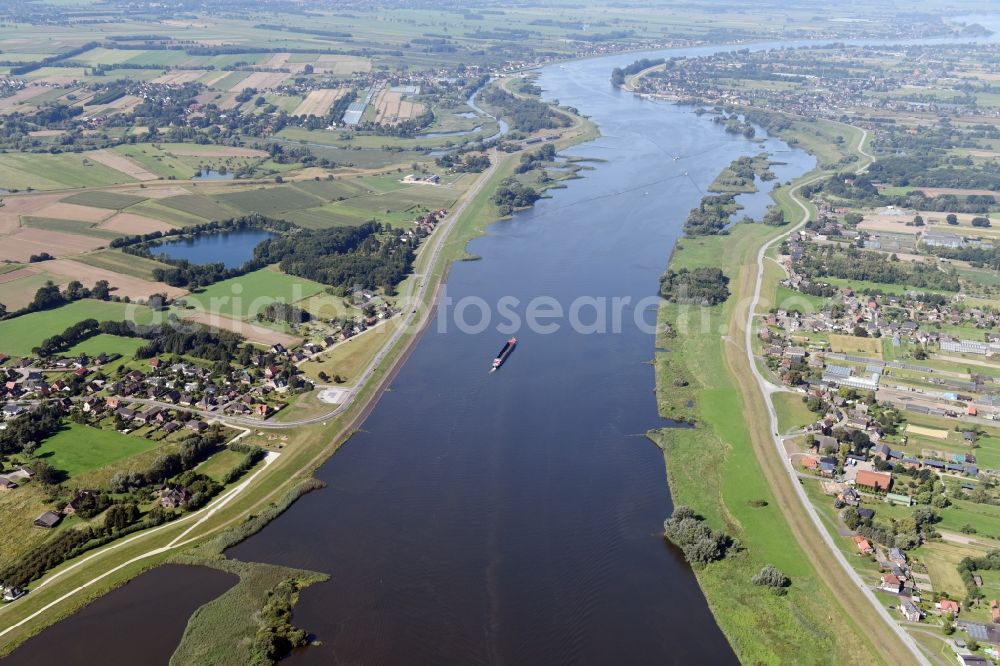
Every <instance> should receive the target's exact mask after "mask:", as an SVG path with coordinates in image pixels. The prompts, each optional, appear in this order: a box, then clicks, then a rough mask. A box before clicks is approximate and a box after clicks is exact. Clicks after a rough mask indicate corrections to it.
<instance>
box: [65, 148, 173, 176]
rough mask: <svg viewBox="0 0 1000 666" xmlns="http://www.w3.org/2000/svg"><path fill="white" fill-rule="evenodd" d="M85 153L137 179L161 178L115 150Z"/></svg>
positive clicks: (96, 160)
mask: <svg viewBox="0 0 1000 666" xmlns="http://www.w3.org/2000/svg"><path fill="white" fill-rule="evenodd" d="M84 155H86V156H87V157H89V158H90V159H92V160H94V161H95V162H100V163H101V164H103V165H104V166H106V167H111V168H112V169H114V170H116V171H121V172H122V173H123V174H125V175H127V176H129V177H131V178H135V179H136V180H141V181H147V180H159V178H160V177H159V176H157V175H156V174H155V173H151V172H149V171H147V170H146V169H145V168H144V167H143V166H142V165H141V164H139V163H137V162H133V161H132V160H130V159H129V158H127V157H125V156H124V155H121V154H119V153H116V152H115V151H113V150H95V151H92V152H89V153H84Z"/></svg>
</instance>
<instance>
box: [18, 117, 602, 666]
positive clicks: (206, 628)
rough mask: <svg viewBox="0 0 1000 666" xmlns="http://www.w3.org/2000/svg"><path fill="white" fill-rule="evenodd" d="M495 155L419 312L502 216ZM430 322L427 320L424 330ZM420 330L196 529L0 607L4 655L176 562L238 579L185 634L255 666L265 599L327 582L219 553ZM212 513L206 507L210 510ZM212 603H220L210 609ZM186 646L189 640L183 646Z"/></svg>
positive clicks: (115, 554) (576, 136)
mask: <svg viewBox="0 0 1000 666" xmlns="http://www.w3.org/2000/svg"><path fill="white" fill-rule="evenodd" d="M573 119H574V124H573V126H572V127H571V128H568V129H567V130H564V132H563V137H564V138H562V139H560V140H559V141H557V142H556V146H557V148H559V149H565V148H568V147H570V146H572V145H575V144H577V143H581V142H584V141H589V140H591V139H593V138H596V137H597V136H598V131H597V128H596V126H595V125H594V124H593V123H592V122H590V121H589V120H587V119H585V118H581V117H579V116H576V115H574V116H573ZM496 156H497V162H498V163H497V165H496V167H495V168H494V169H493V171H492V172H491V173H489V174H486V175H485V176H484V178H485V180H484V182H483V183H482V185H481V187H479V188H478V189H470V190H469V191H468V192H467V193H465V194H463V195H462V197H461V198H460V202H463V201H465V200H468V203H467V204H466V205H465V208H464V209H463V210H462V212H461V214H460V215H459V216H458V218H457V219H456V220H455V221H454V223H453V225H452V227H451V228H450V229H448V231H447V235H446V237H445V238H443V239H442V240H441V241H440V243H441V249H440V252H439V253H437V255H436V256H434V255H431V254H429V253H424V252H421V253H418V257H417V261H416V263H415V267H414V268H415V271H416V272H418V273H421V274H422V275H423V276H424V281H425V282H428V286H429V287H430V288H428V289H427V291H426V292H425V293H424V294H423V299H422V301H421V302H420V304H419V307H420V308H422V309H423V311H426V312H429V311H430V309H431V306H432V305H433V302H434V300H435V298H436V296H437V293H438V290H439V289H440V287H441V285H442V284H443V282H444V280H445V279H446V277H447V271H448V267H449V266H450V265H451V263H452V262H453V261H456V260H461V259H466V258H470V257H469V255H468V254H467V253H466V250H465V248H466V244H467V243H468V242H469V241H470V240H471V239H473V238H475V237H477V236H479V235H481V234H483V233H484V232H485V231H486V227H487V226H488V225H489V224H490V223H492V222H494V221H496V220H497V219H498V218H499V215H498V213H497V209H496V206H495V205H494V204H493V202H492V197H493V193H494V191H495V190H496V187H497V185H498V184H499V183H500V182H501V181H502V180H503V179H504V178H506V177H508V176H510V175H512V174H513V171H514V167H515V166H516V164H517V162H518V160H519V158H520V153H512V154H505V153H497V154H496ZM459 205H461V204H459ZM425 247H426V246H425ZM432 258H433V261H432V260H431V259H432ZM429 321H430V317H429V316H428V317H427V318H426V319H425V320H424V322H423V324H424V325H425V324H426V323H427V322H429ZM422 330H423V325H421V326H415V327H412V328H411V329H410V330H407V332H406V333H405V334H404V335H402V336H401V337H400V338H399V339H398V340H396V342H395V343H394V344H393V345H392V348H391V349H389V350H387V352H386V354H385V355H384V357H383V358H382V359H381V361H380V362H379V365H378V367H377V368H376V369H375V371H374V372H373V373H372V375H371V376H370V377H369V378H368V380H367V381H366V382H365V384H364V386H363V388H362V389H361V390H360V391H359V392H358V393H357V394H356V396H355V398H354V400H353V402H352V406H351V408H350V409H348V410H346V411H345V412H343V413H341V414H339V415H337V416H335V417H332V418H330V419H329V420H328V421H324V422H322V423H317V424H315V425H311V426H300V427H297V428H294V429H289V430H286V431H285V432H286V433H287V434H288V435H289V440H288V442H287V443H286V445H285V447H284V449H283V450H282V451H281V454H280V455H279V456H278V457H277V459H275V460H274V461H273V462H272V463H271V464H270V465H268V466H267V467H266V469H264V470H263V471H262V472H261V473H260V475H259V477H257V478H255V479H254V482H253V483H252V484H250V485H248V486H247V487H246V488H245V489H244V490H243V491H242V492H240V493H239V494H238V496H236V497H235V498H234V499H233V500H232V501H230V502H229V503H227V504H225V505H224V506H222V507H219V508H217V509H215V510H214V512H212V513H211V514H210V515H208V516H205V515H204V514H197V515H199V518H196V519H194V520H198V521H199V522H198V525H197V527H196V528H194V529H192V530H191V531H190V532H188V533H185V532H186V531H187V530H189V529H190V528H191V527H192V524H193V522H194V520H191V521H175V522H173V523H168V524H166V525H163V526H161V527H160V528H157V529H156V530H147V531H145V532H141V533H139V534H138V535H135V536H136V538H135V539H134V540H131V541H129V542H128V543H123V542H122V540H119V541H117V542H113V543H111V544H109V545H107V546H104V547H102V548H98V549H95V550H93V551H89V552H87V553H85V554H83V555H81V556H79V557H77V558H74V559H73V560H70V561H68V562H65V563H63V564H61V565H60V566H58V567H56V568H55V569H53V570H51V571H49V572H48V573H46V575H45V576H43V577H42V578H40V579H39V580H37V581H34V582H33V584H32V585H31V593H30V594H28V595H27V596H26V597H24V598H23V599H20V600H18V602H17V603H14V604H6V605H3V606H0V657H2V656H4V655H6V654H9V653H10V652H11V651H13V650H14V649H15V648H16V647H17V645H19V644H20V643H21V642H23V641H24V640H26V639H27V638H30V637H31V636H33V635H35V634H37V633H39V632H40V631H42V630H43V629H45V628H46V627H48V626H50V625H52V624H54V623H55V622H57V621H59V620H61V619H64V618H66V617H68V616H70V615H72V614H73V613H74V612H75V611H76V610H78V609H79V608H81V607H83V606H84V605H86V604H88V603H90V602H91V601H93V600H94V599H96V598H98V597H100V596H102V595H104V594H107V593H108V592H110V591H112V590H114V589H116V588H117V587H120V586H121V585H123V584H125V583H127V582H128V581H129V580H132V579H133V578H135V577H136V576H138V575H139V574H141V573H142V572H144V571H146V570H148V569H151V568H153V567H155V566H158V565H160V564H164V563H166V562H171V561H176V562H179V563H185V564H193V563H197V564H202V565H206V566H213V567H216V568H220V569H223V570H226V571H232V572H234V573H238V574H239V575H240V583H238V585H237V588H240V589H239V591H236V592H233V593H232V594H229V595H228V596H227V595H223V597H225V599H224V600H222V599H223V598H222V597H220V599H217V600H215V601H214V602H210V603H209V604H207V605H206V606H203V607H202V608H203V609H205V612H198V613H196V614H195V615H194V616H193V617H192V618H191V620H190V622H189V624H188V627H187V630H186V632H185V636H186V637H188V636H190V637H191V638H190V641H193V642H194V644H197V642H198V641H197V640H196V637H198V636H214V637H215V640H216V641H217V643H218V645H217V646H216V647H215V648H214V649H213V651H212V655H213V656H214V657H218V658H219V661H214V662H212V663H216V664H233V665H234V666H245V665H246V664H248V663H258V662H255V661H254V659H255V657H254V654H255V653H253V652H252V649H253V646H254V642H253V641H249V640H241V639H244V638H245V637H246V636H247V635H249V634H248V632H249V631H250V629H251V628H255V629H266V628H267V627H266V624H267V618H265V617H263V616H262V615H261V613H260V611H261V610H262V608H261V606H259V603H260V601H261V600H262V599H267V598H269V595H267V594H266V592H267V591H274V592H279V591H282V590H287V586H288V585H294V586H295V587H296V588H297V587H302V586H305V585H308V584H311V583H313V582H316V581H317V580H321V578H322V575H321V574H316V573H315V572H306V571H298V570H294V569H285V568H274V567H271V566H270V565H260V566H262V567H264V568H263V569H260V568H256V567H258V565H257V564H255V563H244V562H236V561H233V560H228V559H226V558H224V557H223V556H222V555H221V553H222V551H223V550H224V548H225V547H226V546H227V545H232V544H235V543H237V542H239V541H240V540H242V539H244V538H247V537H248V536H250V535H251V534H253V533H254V532H256V531H258V530H259V529H261V528H263V526H264V525H265V524H266V523H267V522H269V521H270V520H272V519H274V518H276V517H277V516H279V515H280V514H281V512H282V511H284V510H285V509H286V508H287V507H288V506H289V505H290V504H291V503H292V502H294V500H295V499H296V498H297V497H298V496H300V495H301V494H302V493H303V492H308V491H309V490H310V489H312V488H314V487H315V485H314V483H315V482H314V480H313V479H312V475H313V473H314V472H315V471H316V469H318V468H319V466H320V465H322V464H323V463H324V462H325V461H326V460H327V459H328V458H329V457H330V456H331V455H333V454H334V453H335V452H336V451H337V450H338V449H339V448H340V446H342V445H343V444H344V443H345V442H346V441H347V439H349V437H350V436H351V434H352V433H353V432H354V431H355V430H356V429H357V428H358V427H359V426H360V424H361V423H362V422H363V421H364V420H365V419H366V418H367V416H368V415H369V414H370V413H371V411H372V409H374V407H375V404H376V403H377V401H378V396H379V395H380V394H381V392H382V391H383V390H384V389H385V387H386V386H387V384H388V382H389V381H391V380H392V378H393V377H394V376H395V374H396V372H398V370H399V368H400V367H401V365H402V363H403V361H405V359H406V357H407V356H408V355H409V354H410V353H411V352H412V350H413V347H414V345H415V343H416V342H417V341H418V340H419V338H420V334H421V332H422ZM212 507H213V505H211V504H210V505H209V507H206V508H207V509H208V508H212ZM203 511H204V510H203ZM182 535H183V536H182ZM84 560H86V562H84ZM279 569H280V571H279ZM283 586H285V587H283ZM279 588H281V590H279ZM234 589H235V588H234ZM294 597H295V594H294V592H293V593H292V594H291V595H290V597H289V599H290V601H291V602H294ZM220 600H221V601H220ZM216 602H218V604H217V605H215V606H213V604H216ZM233 614H238V615H240V616H242V618H244V620H242V621H241V622H240V623H239V626H240V627H241V628H242V629H241V631H240V632H236V633H230V629H232V627H234V626H236V625H235V624H234V621H233V619H232V618H231V617H230V616H232V615H233ZM246 618H252V619H253V623H252V624H248V623H247V622H246V620H245V619H246ZM306 629H308V627H306ZM188 641H189V639H187V638H186V639H185V641H184V643H187V642H188ZM182 646H183V651H182V652H179V653H178V655H177V659H176V660H175V661H174V662H173V663H175V664H183V663H191V662H190V661H186V659H187V656H189V655H193V654H195V652H194V650H195V649H196V648H194V647H192V645H191V644H188V645H182ZM179 649H180V648H179ZM195 663H203V662H195Z"/></svg>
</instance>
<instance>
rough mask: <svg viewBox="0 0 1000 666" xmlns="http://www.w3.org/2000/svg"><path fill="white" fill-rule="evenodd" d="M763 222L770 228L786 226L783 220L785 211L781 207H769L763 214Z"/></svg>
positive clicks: (786, 221) (785, 221)
mask: <svg viewBox="0 0 1000 666" xmlns="http://www.w3.org/2000/svg"><path fill="white" fill-rule="evenodd" d="M763 222H764V224H767V225H770V226H772V227H780V226H783V225H785V224H787V223H788V220H786V219H785V211H784V210H782V208H781V206H771V207H770V208H768V209H767V212H766V213H765V214H764V220H763Z"/></svg>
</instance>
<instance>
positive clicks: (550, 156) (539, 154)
mask: <svg viewBox="0 0 1000 666" xmlns="http://www.w3.org/2000/svg"><path fill="white" fill-rule="evenodd" d="M555 158H556V147H555V145H554V144H551V143H547V144H545V145H544V146H542V147H541V148H539V149H538V150H535V151H532V152H530V153H523V154H522V155H521V163H520V164H518V165H517V167H516V168H515V169H514V171H515V173H527V172H528V171H531V170H532V169H534V168H536V167H538V166H540V165H542V164H544V163H546V162H551V161H553V160H554V159H555Z"/></svg>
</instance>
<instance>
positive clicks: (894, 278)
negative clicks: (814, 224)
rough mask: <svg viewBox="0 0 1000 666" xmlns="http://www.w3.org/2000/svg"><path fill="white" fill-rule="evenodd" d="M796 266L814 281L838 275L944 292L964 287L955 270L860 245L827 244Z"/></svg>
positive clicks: (845, 277) (803, 258)
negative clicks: (901, 258)
mask: <svg viewBox="0 0 1000 666" xmlns="http://www.w3.org/2000/svg"><path fill="white" fill-rule="evenodd" d="M796 268H797V269H798V270H799V272H800V273H802V274H803V275H806V276H808V277H809V278H811V279H812V280H814V281H815V280H818V279H821V278H823V277H834V278H842V279H847V280H865V281H868V282H880V283H883V284H898V285H905V286H909V287H917V288H921V289H939V290H942V291H958V290H959V288H960V286H961V284H960V282H959V279H958V276H957V275H956V274H955V273H954V271H948V272H945V271H941V270H939V269H938V267H937V265H936V264H934V263H933V262H926V263H925V262H920V261H914V262H902V261H893V260H892V258H891V257H887V256H886V255H884V254H881V253H878V252H869V251H864V250H859V249H857V248H847V249H844V250H835V248H833V247H832V246H827V247H826V248H825V249H824V250H823V251H819V252H810V253H808V254H806V255H804V256H803V257H802V259H801V260H800V261H799V262H798V264H797V267H796Z"/></svg>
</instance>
